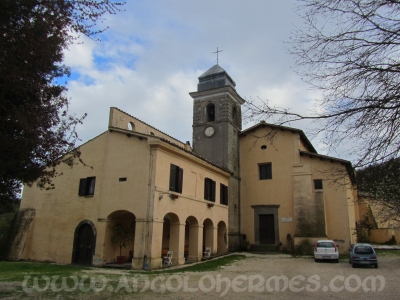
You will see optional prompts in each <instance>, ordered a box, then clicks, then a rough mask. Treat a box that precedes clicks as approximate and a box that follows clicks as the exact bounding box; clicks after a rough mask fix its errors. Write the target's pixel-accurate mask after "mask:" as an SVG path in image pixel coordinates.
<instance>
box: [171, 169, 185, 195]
mask: <svg viewBox="0 0 400 300" xmlns="http://www.w3.org/2000/svg"><path fill="white" fill-rule="evenodd" d="M182 185H183V169H182V168H179V167H178V166H176V165H173V164H171V168H170V173H169V190H170V191H173V192H177V193H182Z"/></svg>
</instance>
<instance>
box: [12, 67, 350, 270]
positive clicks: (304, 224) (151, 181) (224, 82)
mask: <svg viewBox="0 0 400 300" xmlns="http://www.w3.org/2000/svg"><path fill="white" fill-rule="evenodd" d="M190 95H191V96H192V98H193V103H194V104H193V107H194V109H193V140H192V142H193V149H192V148H191V146H190V143H189V142H186V143H183V142H181V141H178V140H177V139H175V138H173V137H171V136H169V135H168V134H166V133H164V132H162V131H160V130H158V129H156V128H154V127H152V126H151V125H148V124H146V123H144V122H142V121H140V120H139V119H137V118H135V117H133V116H131V115H129V114H127V113H125V112H123V111H121V110H120V109H118V108H111V109H110V115H109V124H108V130H107V131H106V132H104V133H102V134H100V135H99V136H97V137H95V138H93V139H92V140H90V141H88V142H86V143H85V144H83V145H81V146H80V148H79V150H80V152H81V156H80V158H81V159H82V161H83V162H84V163H80V162H76V164H75V165H74V166H73V167H72V168H70V167H68V166H66V165H60V166H58V167H57V172H58V174H60V176H58V177H56V178H54V181H53V183H54V186H55V189H53V190H47V191H45V190H39V189H38V188H36V187H35V186H33V187H25V188H24V193H23V198H22V203H21V210H26V209H31V210H32V211H34V212H35V213H32V214H30V216H31V217H32V220H33V221H32V223H31V225H30V228H29V230H28V233H27V234H26V235H24V236H26V240H25V241H23V246H22V247H20V248H19V249H20V251H19V252H18V253H15V255H14V258H15V259H33V260H49V261H55V262H59V263H85V264H93V265H104V264H108V263H112V262H115V260H116V258H117V257H118V256H120V254H122V256H126V257H128V259H129V261H130V262H131V265H132V268H134V269H143V268H144V269H156V268H160V267H161V266H162V264H163V257H164V256H165V255H167V252H168V251H172V254H173V256H172V263H173V264H184V263H185V262H186V261H198V260H200V259H202V257H203V256H204V252H205V250H206V249H208V248H209V249H211V255H212V256H213V255H217V254H223V253H225V252H227V251H228V249H229V250H231V251H235V250H237V249H243V248H244V247H245V246H246V245H247V243H249V244H253V245H256V246H257V245H272V246H274V247H276V246H278V245H280V243H282V245H284V246H287V247H288V249H289V248H292V250H293V247H296V246H297V245H300V244H302V243H303V242H304V241H308V242H309V243H314V242H315V241H316V240H317V239H332V240H335V241H336V242H337V244H338V245H339V250H340V252H342V253H344V252H345V251H346V249H347V247H348V246H349V245H350V244H351V243H354V242H355V236H354V234H353V233H354V231H353V230H354V227H355V221H356V218H355V209H357V208H355V206H354V199H355V197H356V187H355V185H354V172H353V170H352V167H351V164H350V162H348V161H345V160H341V159H338V158H333V157H328V156H324V155H319V154H318V153H317V152H316V150H315V149H314V147H313V145H312V144H311V143H310V141H309V140H308V139H307V137H306V136H305V134H304V133H303V132H302V131H301V130H299V129H296V128H290V127H284V126H275V125H271V124H267V123H265V122H260V123H259V124H257V125H255V126H253V127H251V128H248V129H246V130H242V127H241V105H242V104H243V103H244V100H243V99H242V98H241V97H240V96H239V95H238V94H237V92H236V90H235V82H234V81H233V80H232V78H231V77H230V76H229V75H228V74H227V73H226V71H225V70H223V69H222V68H221V67H220V66H218V65H215V66H214V67H212V68H211V69H210V70H208V71H207V72H205V73H204V74H203V75H202V76H200V77H199V85H198V91H197V92H194V93H191V94H190ZM118 224H119V225H122V226H123V227H124V228H129V232H131V233H132V235H131V236H130V237H131V239H132V241H131V242H130V243H128V244H127V245H126V247H122V248H121V249H120V247H119V246H118V245H116V244H115V243H113V242H112V241H113V239H114V238H115V236H116V231H115V228H116V225H118ZM288 237H290V239H288ZM24 239H25V238H24ZM289 243H290V245H289ZM289 246H290V247H289ZM120 251H121V253H120ZM164 262H165V261H164Z"/></svg>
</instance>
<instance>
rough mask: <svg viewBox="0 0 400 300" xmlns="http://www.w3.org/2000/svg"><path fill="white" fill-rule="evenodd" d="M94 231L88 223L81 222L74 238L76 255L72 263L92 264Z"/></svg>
mask: <svg viewBox="0 0 400 300" xmlns="http://www.w3.org/2000/svg"><path fill="white" fill-rule="evenodd" d="M94 240H95V239H94V232H93V229H92V227H91V226H90V225H89V224H83V225H82V226H81V227H80V228H79V231H78V236H77V238H76V240H75V243H76V245H74V246H75V247H74V248H75V249H76V255H75V259H74V263H76V264H89V265H91V264H92V260H93V249H94V247H95V245H94Z"/></svg>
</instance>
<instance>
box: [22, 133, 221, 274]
mask: <svg viewBox="0 0 400 300" xmlns="http://www.w3.org/2000/svg"><path fill="white" fill-rule="evenodd" d="M152 139H153V142H151V140H152ZM155 144H156V145H155ZM80 150H81V153H82V154H81V158H82V159H83V161H84V162H85V164H87V166H84V165H82V164H80V163H78V164H76V165H75V166H74V167H73V168H69V167H67V166H64V165H61V166H59V167H58V171H59V173H62V174H63V175H62V176H60V177H57V178H55V179H54V184H55V187H56V188H55V189H54V190H50V191H44V190H39V189H37V188H36V187H35V186H33V187H32V188H29V187H25V189H24V194H23V199H22V203H21V209H24V208H30V207H32V208H34V209H36V216H35V218H34V220H33V222H32V225H31V230H30V232H29V235H28V237H27V246H26V248H25V251H24V253H23V255H22V258H23V259H34V260H50V261H56V262H60V263H71V259H72V253H73V244H74V233H75V230H76V229H77V226H78V224H80V223H81V222H87V223H90V224H92V226H93V228H94V230H95V240H96V244H95V251H94V256H93V263H94V264H104V263H107V262H111V261H113V260H115V257H116V256H117V255H119V248H118V247H117V246H116V245H115V244H112V243H111V239H110V236H111V232H110V226H112V225H113V224H114V223H115V222H117V221H118V222H122V221H123V222H125V223H126V224H128V223H129V222H132V221H135V224H136V225H135V228H136V230H135V232H136V233H135V236H134V242H132V243H131V244H130V245H129V246H128V247H127V248H123V250H122V251H123V253H122V254H123V255H126V256H128V255H129V251H133V253H134V254H133V256H134V257H133V259H134V264H133V265H134V266H135V267H136V268H142V265H143V258H144V256H145V255H146V256H147V257H148V258H150V259H153V261H151V268H156V267H160V266H161V262H162V261H161V255H162V253H161V252H162V237H163V235H162V232H163V222H164V218H165V217H166V216H167V215H171V216H172V215H173V216H176V219H174V222H175V223H173V225H174V226H175V225H176V224H178V227H176V226H175V227H173V228H172V230H175V232H173V231H171V234H173V235H174V238H177V241H178V242H177V243H175V244H174V247H176V250H175V258H176V259H177V261H176V263H184V257H183V256H184V245H185V240H184V238H185V231H186V230H188V229H187V228H185V226H186V221H187V219H188V218H189V217H191V218H190V222H191V223H192V225H193V224H194V223H196V222H197V223H198V224H197V225H198V226H197V233H199V235H198V237H199V239H200V240H199V243H197V244H196V247H197V248H198V251H197V253H196V251H195V250H193V247H192V249H191V252H193V253H191V255H192V258H193V259H199V258H201V257H202V243H201V242H202V240H201V239H202V230H203V222H204V221H205V220H206V219H208V222H209V224H210V226H211V227H210V228H211V230H212V231H215V232H217V231H218V230H220V232H221V230H222V229H223V228H226V230H227V226H228V207H227V206H226V205H221V204H220V203H219V188H220V185H219V184H220V183H223V184H224V185H228V179H229V173H227V172H226V171H223V170H221V169H219V168H217V167H215V166H212V165H211V164H209V163H208V162H206V161H204V160H202V159H200V158H198V157H196V156H194V155H192V154H190V153H188V152H185V151H183V150H182V149H180V148H178V147H176V146H173V145H170V144H168V143H166V142H163V141H161V140H159V139H158V138H149V139H147V138H143V137H140V136H135V135H126V134H125V133H123V132H116V131H108V132H106V133H104V134H102V135H100V136H98V137H97V138H95V139H93V140H91V141H89V142H88V143H86V144H84V145H82V146H81V147H80ZM171 163H172V164H175V165H178V166H180V167H181V168H183V170H184V180H183V192H182V194H179V197H178V198H176V199H171V198H170V197H169V195H170V194H174V193H173V192H170V191H169V177H170V176H169V174H170V164H171ZM92 176H95V177H96V184H95V192H94V195H93V196H86V197H85V196H78V189H79V181H80V178H87V177H92ZM205 177H208V178H211V179H213V180H215V181H216V183H217V184H216V203H215V204H214V206H213V207H209V205H208V203H210V202H209V201H206V200H204V178H205ZM120 178H123V179H124V180H119V179H120ZM175 194H176V193H175ZM132 214H133V215H132ZM176 222H178V223H176ZM200 233H201V235H200ZM175 236H176V237H175ZM213 236H214V237H215V238H213V240H212V244H213V247H214V248H213V251H214V252H213V253H217V252H219V251H220V249H217V248H218V245H219V248H221V246H222V244H221V239H219V241H218V240H217V233H215V235H213ZM192 244H193V243H192ZM225 251H226V250H225ZM225 251H224V252H225Z"/></svg>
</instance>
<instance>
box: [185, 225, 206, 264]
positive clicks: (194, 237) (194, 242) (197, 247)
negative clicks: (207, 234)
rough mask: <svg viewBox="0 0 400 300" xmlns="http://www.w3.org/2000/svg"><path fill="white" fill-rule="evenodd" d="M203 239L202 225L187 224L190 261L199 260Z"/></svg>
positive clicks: (201, 255) (201, 254)
mask: <svg viewBox="0 0 400 300" xmlns="http://www.w3.org/2000/svg"><path fill="white" fill-rule="evenodd" d="M202 241H203V226H202V225H198V224H196V225H190V226H189V256H188V260H190V261H199V260H201V258H202V257H203V249H202Z"/></svg>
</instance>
